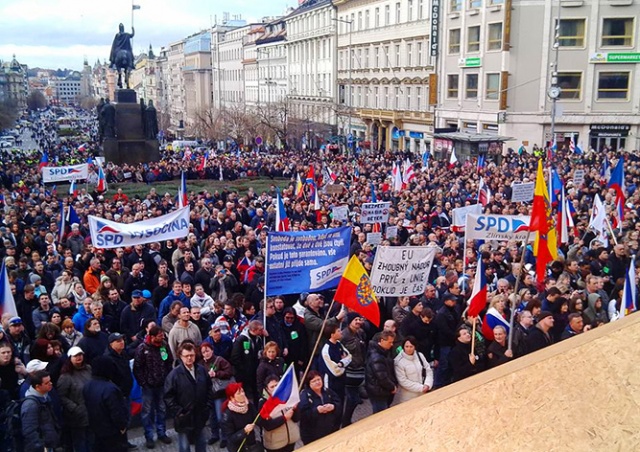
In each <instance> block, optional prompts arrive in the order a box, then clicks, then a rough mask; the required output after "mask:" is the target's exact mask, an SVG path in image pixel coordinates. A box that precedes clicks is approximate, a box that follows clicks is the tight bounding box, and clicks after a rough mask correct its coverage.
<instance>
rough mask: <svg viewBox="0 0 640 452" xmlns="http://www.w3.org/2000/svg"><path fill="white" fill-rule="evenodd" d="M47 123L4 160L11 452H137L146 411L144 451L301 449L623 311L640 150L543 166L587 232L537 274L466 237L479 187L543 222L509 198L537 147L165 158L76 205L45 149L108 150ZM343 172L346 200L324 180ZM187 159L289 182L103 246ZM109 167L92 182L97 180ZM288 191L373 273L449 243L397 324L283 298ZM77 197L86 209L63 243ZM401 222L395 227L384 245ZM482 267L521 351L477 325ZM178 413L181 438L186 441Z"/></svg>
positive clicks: (312, 296)
mask: <svg viewBox="0 0 640 452" xmlns="http://www.w3.org/2000/svg"><path fill="white" fill-rule="evenodd" d="M32 119H33V120H32V125H31V130H30V131H25V132H23V133H30V134H32V138H33V139H35V140H36V142H38V143H39V146H41V148H40V149H37V150H34V151H33V152H28V151H27V152H23V153H21V154H20V156H16V155H14V154H4V155H3V159H2V163H0V178H1V180H2V195H3V196H2V198H1V201H0V202H1V203H2V204H1V207H2V224H1V225H0V234H1V236H2V237H1V238H0V256H2V259H3V263H4V266H5V268H6V270H7V273H8V279H9V283H10V288H11V291H12V293H13V296H14V298H15V302H16V306H17V311H18V312H16V313H8V314H4V315H3V316H2V327H1V328H0V381H1V383H0V400H2V401H3V402H6V403H4V404H0V406H3V405H4V406H7V407H8V408H7V410H6V411H5V412H4V415H3V417H2V418H1V419H3V422H2V423H1V424H2V425H1V426H0V450H12V449H11V447H14V446H13V445H14V444H15V445H17V446H15V447H19V448H20V449H19V450H25V451H29V452H31V451H41V450H50V449H55V448H63V449H64V450H69V451H70V450H73V451H78V452H84V451H90V450H91V451H102V450H104V451H107V450H109V451H119V450H127V449H133V448H135V445H133V444H131V443H130V442H129V438H128V433H127V432H128V428H129V426H130V425H131V418H132V407H134V412H135V407H136V406H138V407H139V411H140V418H141V422H142V426H143V428H144V436H145V440H146V443H145V447H146V448H148V449H153V448H154V447H156V444H157V442H161V443H164V444H171V443H173V442H174V441H177V443H178V446H177V447H178V448H179V450H180V451H187V450H189V448H190V444H191V445H192V444H195V448H196V451H203V450H206V447H207V443H208V444H209V445H211V444H215V443H217V442H218V441H219V445H220V447H222V448H224V447H226V448H227V449H228V450H229V451H233V452H235V451H239V450H243V451H257V450H263V449H264V450H268V451H290V450H293V449H294V447H295V445H296V443H299V442H302V443H304V444H309V443H311V442H313V441H315V440H317V439H319V438H322V437H324V436H326V435H328V434H330V433H332V432H334V431H336V430H338V429H340V428H343V427H346V426H348V425H350V424H351V423H353V422H355V419H354V412H355V410H356V408H357V407H358V405H360V404H362V403H363V402H364V401H367V400H368V403H370V405H371V408H372V411H373V412H374V413H376V412H379V411H382V410H385V409H386V408H388V407H390V406H391V405H395V404H399V403H403V402H406V401H408V400H411V399H414V398H417V397H420V396H421V395H423V394H425V393H428V392H431V391H433V390H437V389H438V388H441V387H443V386H446V385H448V384H451V383H453V382H456V381H459V380H462V379H464V378H466V377H468V376H471V375H474V374H477V373H479V372H482V371H484V370H485V369H489V368H493V367H495V366H499V365H501V364H503V363H506V362H509V361H511V360H513V359H516V358H518V357H520V356H523V355H525V354H528V353H531V352H534V351H536V350H539V349H541V348H544V347H546V346H549V345H551V344H553V343H555V342H558V341H561V340H565V339H568V338H571V337H573V336H575V335H578V334H582V333H583V332H585V331H588V330H589V329H592V328H595V327H598V326H600V325H602V324H605V323H608V322H611V321H615V320H617V319H618V318H619V317H620V311H621V309H622V308H621V295H622V292H623V285H624V279H625V274H626V272H627V269H628V266H629V265H630V262H631V256H632V255H635V254H636V253H637V251H638V243H639V242H638V235H639V234H640V219H639V218H638V206H640V202H638V196H639V194H638V191H637V184H638V177H639V171H638V157H637V155H636V154H635V153H634V152H624V151H613V150H608V149H605V150H603V152H598V153H596V152H593V151H589V152H587V153H585V154H584V155H572V154H570V153H569V152H568V151H566V150H565V151H559V152H558V153H557V154H556V155H555V156H554V157H553V159H552V160H551V161H548V162H547V164H548V165H551V166H553V167H554V168H555V169H556V170H557V172H558V173H559V174H560V175H561V177H562V179H563V180H564V183H565V191H566V194H567V196H568V197H569V199H570V201H571V203H572V204H573V206H574V208H575V212H576V213H575V215H574V222H575V225H576V227H575V232H573V231H572V234H571V239H570V241H569V242H568V243H566V244H564V245H562V246H561V248H560V250H559V258H558V259H557V260H556V261H554V262H553V263H551V264H550V265H549V267H548V273H547V275H546V278H545V279H544V282H543V283H542V284H537V283H536V278H535V273H534V271H533V268H534V267H535V257H534V256H533V252H532V249H531V247H530V246H522V244H520V243H512V242H490V241H487V242H486V243H479V242H474V241H469V242H468V243H467V244H466V247H465V243H464V234H463V233H460V232H455V231H454V230H453V229H452V228H451V226H452V209H454V208H456V207H462V206H465V205H468V204H474V203H476V202H477V199H478V189H479V180H480V177H483V179H484V182H485V183H486V184H487V185H488V187H489V189H490V191H491V196H490V198H489V199H488V202H487V204H486V206H484V211H485V212H490V213H499V214H517V213H521V214H527V213H529V210H530V205H527V204H526V203H512V202H511V200H510V199H511V186H512V184H513V183H514V182H526V181H533V180H535V170H536V164H537V157H535V156H533V155H530V154H528V153H527V152H522V153H518V152H512V151H509V150H505V151H504V152H503V153H502V154H500V155H494V156H492V158H491V159H489V160H490V161H489V162H488V164H487V165H486V166H484V167H483V168H478V167H477V166H476V162H475V158H473V159H470V160H468V161H465V162H463V163H458V164H456V165H454V166H449V165H448V164H447V162H444V161H438V160H436V159H435V158H431V159H423V158H422V156H412V155H409V154H404V153H393V152H385V153H382V154H375V155H372V154H368V153H362V154H360V155H358V156H357V157H355V158H354V157H345V156H342V155H334V154H330V155H327V154H326V152H310V151H305V152H300V151H276V150H271V151H269V152H245V153H241V154H240V155H239V156H238V155H236V154H234V153H231V154H230V153H226V152H225V151H223V150H213V149H201V150H188V151H185V152H179V153H176V152H171V153H169V152H165V153H163V155H162V159H161V161H159V162H147V163H144V164H140V165H137V166H133V167H132V166H123V167H118V166H116V165H114V164H112V163H109V162H107V164H106V165H105V173H106V175H107V178H110V180H112V181H121V180H125V179H127V180H131V181H132V182H135V181H137V182H143V183H148V184H149V193H148V194H147V195H146V196H145V197H144V198H143V199H142V198H138V197H135V198H129V197H128V196H127V195H126V193H124V192H123V191H122V190H121V189H118V190H117V191H116V192H115V193H113V192H107V193H104V192H102V193H98V192H96V191H95V190H94V191H92V190H82V191H81V192H80V193H78V194H77V195H75V196H72V195H67V194H66V193H60V191H61V190H58V191H57V192H56V191H55V190H54V189H53V188H52V187H49V188H47V187H44V186H43V185H42V184H41V176H40V173H39V170H38V162H40V161H41V160H42V153H43V151H46V152H47V154H48V159H49V162H50V164H55V163H54V162H57V163H58V164H68V163H82V162H84V161H86V160H87V158H88V157H91V158H94V157H95V155H93V154H92V152H94V151H95V150H96V147H95V146H94V145H93V144H92V141H91V140H88V145H87V146H81V145H82V144H83V143H80V142H79V141H77V142H74V141H66V142H63V141H61V140H59V139H58V138H56V135H55V127H54V124H55V118H54V117H53V116H46V115H44V116H42V117H39V118H32ZM87 128H88V129H87V133H88V134H89V135H90V136H91V135H92V134H93V133H95V127H94V126H93V125H91V124H89V123H88V125H87ZM78 148H81V149H78ZM3 152H4V151H3ZM623 155H624V158H625V162H626V165H625V176H626V180H625V192H626V196H627V199H626V205H625V209H624V218H622V219H621V221H619V225H618V226H619V227H618V228H616V229H615V230H612V231H611V232H612V236H611V237H610V243H603V240H602V239H601V238H598V237H597V236H596V234H595V233H594V232H593V231H592V230H590V229H589V218H590V213H591V210H592V206H593V201H594V197H595V195H596V194H598V195H600V196H601V198H602V199H603V201H604V203H605V206H606V209H607V214H608V215H613V211H614V210H615V209H614V203H615V193H614V191H613V190H608V189H607V188H606V183H605V182H606V174H605V173H606V171H604V170H603V165H605V164H608V165H611V166H613V163H614V162H615V161H616V160H617V159H619V158H621V157H622V156H623ZM4 157H6V158H4ZM407 159H409V161H410V165H411V167H412V169H413V170H414V177H413V178H412V179H411V180H408V181H407V182H406V186H405V187H403V189H402V190H396V189H394V184H393V181H392V179H391V176H390V174H391V172H392V167H393V164H394V162H396V161H397V162H398V166H400V162H405V161H406V160H407ZM605 162H606V163H605ZM310 167H314V168H315V169H316V177H315V180H314V183H315V184H316V186H317V187H318V190H319V192H320V194H319V197H320V206H319V209H318V208H317V206H315V205H314V204H315V203H314V202H313V200H309V199H308V196H307V193H306V192H305V191H304V190H303V192H302V193H301V194H299V193H296V181H297V178H298V176H299V177H300V178H301V179H302V180H305V179H307V177H308V174H309V172H310ZM329 167H330V170H331V173H333V174H334V175H336V176H337V178H336V180H335V181H332V182H333V185H335V184H339V185H342V186H343V191H342V192H341V193H339V192H337V191H336V190H324V189H323V187H325V186H326V185H328V182H329V177H328V176H327V175H328V174H329V172H328V168H329ZM322 169H325V170H322ZM578 169H581V170H585V176H584V183H583V184H582V185H580V186H573V184H572V180H573V173H574V171H575V170H578ZM183 170H184V171H186V172H187V174H188V177H189V178H190V179H195V178H203V179H207V178H208V179H215V180H219V179H223V180H233V179H235V178H244V177H247V176H256V177H267V178H269V177H270V178H277V179H274V182H273V185H272V187H271V188H270V190H267V191H265V192H261V193H257V192H255V191H254V190H251V189H250V190H248V191H247V193H238V192H235V191H233V190H230V189H224V190H214V191H211V192H209V191H203V192H199V193H195V192H191V193H189V196H188V199H189V204H190V206H191V211H190V212H191V213H190V215H191V224H190V231H189V234H188V236H187V237H185V238H183V239H178V240H174V241H167V242H164V243H151V244H148V245H136V246H134V247H125V248H113V249H100V248H98V247H96V246H94V245H93V244H92V241H91V235H90V232H89V228H88V222H87V216H88V215H90V214H92V215H98V216H101V217H103V218H106V219H110V220H114V221H119V222H123V223H130V222H133V221H138V220H142V219H145V218H148V217H155V216H160V215H163V214H165V213H167V212H170V211H172V210H173V209H175V208H176V207H177V203H176V200H175V198H174V196H172V195H171V194H164V195H163V194H159V193H157V192H156V189H155V188H154V185H153V184H154V182H155V181H163V180H176V179H178V178H179V174H180V172H181V171H183ZM601 170H602V171H601ZM91 174H92V175H91V176H90V180H89V182H88V186H90V187H92V188H93V187H94V185H95V180H94V179H93V178H95V177H97V176H96V170H95V169H92V172H91ZM125 174H127V175H128V176H126V178H125V176H124V175H125ZM278 185H279V187H278V188H280V189H281V190H282V196H283V199H284V204H285V209H286V213H287V216H288V217H289V220H290V223H291V227H292V230H294V231H303V230H311V229H326V228H331V227H337V226H342V225H345V224H348V225H349V226H351V227H352V238H351V245H350V254H351V255H355V256H357V257H358V259H359V260H360V261H361V262H362V263H363V265H364V267H365V269H366V270H367V271H370V270H371V266H372V263H373V258H374V256H375V253H376V248H377V246H400V245H407V246H425V245H436V246H438V247H439V250H438V253H437V256H436V259H435V261H434V264H433V267H432V269H431V272H430V274H429V277H428V279H429V284H428V285H427V286H426V289H425V291H424V293H423V294H421V295H419V296H413V297H397V298H396V297H384V298H381V299H380V300H379V308H380V312H381V319H382V324H381V326H380V327H379V328H378V327H376V326H375V325H373V324H372V323H371V322H369V321H368V320H366V319H364V318H363V317H362V316H361V315H360V314H358V313H356V312H352V311H349V310H348V309H346V308H344V307H343V306H341V305H340V304H339V303H334V304H331V300H332V295H333V292H332V291H328V292H323V293H298V294H285V295H282V296H276V297H265V294H264V286H265V280H264V273H265V264H266V262H265V255H264V253H265V244H266V237H267V235H268V234H269V231H273V230H274V229H275V221H276V213H275V209H276V206H275V199H276V187H277V186H278ZM372 191H375V195H376V197H377V199H378V201H389V202H391V208H390V217H389V221H388V223H387V224H384V225H382V228H381V229H382V232H383V241H382V242H381V243H380V244H378V245H374V244H372V243H369V242H367V237H368V235H367V234H368V233H369V232H372V229H373V225H371V224H361V223H360V221H359V220H360V218H359V211H360V206H361V205H362V203H365V202H370V201H371V198H372ZM60 201H62V205H63V206H65V207H66V206H73V207H74V210H75V212H76V213H77V214H78V217H79V219H80V221H79V222H76V223H73V224H70V225H67V227H68V230H65V231H62V233H61V231H60V230H59V228H60V221H59V219H60ZM338 205H347V206H348V207H349V210H350V212H351V215H350V217H349V220H348V221H346V222H345V221H339V220H337V219H335V218H333V216H332V207H334V206H338ZM389 226H396V227H397V234H395V236H394V237H390V238H386V237H384V233H385V231H386V230H387V228H388V227H389ZM613 234H615V237H614V236H613ZM616 239H617V242H616ZM465 249H466V253H465V251H464V250H465ZM523 253H524V256H523ZM480 263H481V264H482V265H481V266H480V267H481V268H482V269H483V271H484V272H485V276H486V279H487V284H488V287H489V296H488V303H487V307H486V309H485V311H487V310H489V309H491V308H495V310H497V312H499V313H500V315H501V316H503V318H504V319H505V321H506V322H507V324H508V322H509V319H510V318H511V312H512V311H514V314H515V323H514V325H513V332H511V335H512V343H510V341H509V335H510V333H509V331H508V329H509V328H508V327H506V326H504V325H498V326H496V327H495V328H493V329H491V328H489V327H488V322H484V323H483V322H482V318H483V315H480V316H478V317H477V318H468V317H467V316H466V308H467V301H468V298H469V295H470V293H471V289H472V287H473V280H474V278H476V277H477V276H476V274H475V272H476V270H477V268H478V266H479V264H480ZM516 289H517V290H516ZM330 306H332V309H331V310H330V312H327V311H328V309H329V307H330ZM483 313H484V312H483ZM325 319H327V321H326V322H325ZM474 322H475V323H476V326H477V328H475V329H474V328H472V326H473V324H474ZM473 331H475V337H472V333H473ZM472 342H473V347H472ZM316 345H317V346H316ZM472 350H473V353H472ZM289 366H295V370H296V371H297V372H298V377H301V376H302V375H303V374H304V376H305V378H304V381H302V382H301V383H302V388H303V389H302V391H301V393H300V403H299V404H298V405H297V406H296V407H295V408H293V409H288V410H284V411H282V412H281V413H280V414H278V415H276V416H275V417H273V418H267V419H264V418H261V417H259V416H257V414H258V412H259V410H260V408H261V407H262V405H263V404H264V403H265V401H266V400H267V399H268V397H269V396H270V395H271V394H272V393H273V391H274V389H275V388H276V386H277V384H278V381H279V379H280V378H281V377H282V376H283V374H284V372H285V370H286V369H287V368H288V367H289ZM307 367H309V369H310V371H309V372H304V371H305V369H307ZM11 410H13V411H11ZM15 412H17V413H19V414H20V416H18V417H19V418H20V422H18V423H17V424H19V425H18V427H19V428H16V422H15V416H11V414H12V413H15ZM167 418H173V425H174V428H175V430H176V432H177V438H171V437H170V436H169V434H168V429H167Z"/></svg>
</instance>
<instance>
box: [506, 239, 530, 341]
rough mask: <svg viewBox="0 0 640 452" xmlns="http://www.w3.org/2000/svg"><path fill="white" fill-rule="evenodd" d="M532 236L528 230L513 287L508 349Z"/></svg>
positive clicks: (511, 339)
mask: <svg viewBox="0 0 640 452" xmlns="http://www.w3.org/2000/svg"><path fill="white" fill-rule="evenodd" d="M530 237H531V231H527V238H526V240H525V241H524V246H523V249H522V257H520V273H518V277H517V278H516V284H515V286H514V288H513V295H514V297H513V300H512V301H511V318H510V319H509V343H508V347H507V350H512V349H513V330H514V324H515V321H516V307H517V306H516V303H517V301H518V289H520V281H521V280H522V272H524V259H525V256H526V255H527V245H528V244H529V238H530Z"/></svg>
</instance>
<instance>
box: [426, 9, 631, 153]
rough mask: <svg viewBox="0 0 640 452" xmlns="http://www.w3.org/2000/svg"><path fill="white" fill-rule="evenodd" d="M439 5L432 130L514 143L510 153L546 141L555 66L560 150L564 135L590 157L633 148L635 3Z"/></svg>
mask: <svg viewBox="0 0 640 452" xmlns="http://www.w3.org/2000/svg"><path fill="white" fill-rule="evenodd" d="M442 3H443V4H442V10H441V18H442V25H443V27H442V31H441V35H442V38H443V39H442V42H443V44H444V45H442V46H441V49H440V58H439V71H438V72H439V73H440V74H441V77H440V84H439V88H440V89H439V104H438V109H437V112H438V113H437V124H438V127H457V128H459V129H460V130H463V131H468V132H472V133H479V132H485V133H495V134H497V135H502V136H507V137H513V138H514V140H513V141H509V142H507V145H508V146H510V147H512V148H514V149H517V148H518V147H520V146H521V145H524V146H525V148H527V149H528V150H531V148H532V147H533V145H536V144H537V145H538V146H543V145H547V144H550V143H552V142H553V139H554V137H553V136H552V135H551V123H552V104H553V102H552V99H551V98H550V96H549V95H548V90H549V87H550V86H551V85H552V84H553V82H554V80H553V77H554V74H553V65H554V63H555V61H556V58H557V74H556V80H555V81H556V82H557V85H558V86H559V87H560V89H561V92H560V94H559V97H558V99H557V108H556V115H555V133H556V136H555V139H556V141H557V142H558V145H559V146H562V145H563V144H564V145H566V146H567V147H568V145H569V142H570V140H571V139H572V137H573V139H574V141H575V142H576V143H578V144H579V145H580V146H581V147H582V148H586V147H591V148H594V149H596V150H600V149H602V148H603V146H611V147H613V148H625V149H637V147H638V145H640V143H639V142H638V133H640V116H639V115H638V113H639V108H640V66H639V65H640V50H639V47H638V46H639V43H638V37H639V36H638V35H639V33H640V28H639V24H638V19H637V16H638V13H639V12H640V9H639V7H638V4H637V2H633V1H627V0H599V1H598V0H576V1H568V0H559V1H556V0H554V1H552V0H539V1H526V2H520V1H513V0H448V1H446V2H442ZM534 24H535V25H534ZM556 27H557V34H558V36H557V42H558V44H559V45H558V47H557V51H556V49H554V42H555V41H556V36H555V34H556Z"/></svg>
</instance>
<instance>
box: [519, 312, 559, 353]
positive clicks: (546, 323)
mask: <svg viewBox="0 0 640 452" xmlns="http://www.w3.org/2000/svg"><path fill="white" fill-rule="evenodd" d="M553 323H554V320H553V314H551V312H549V311H542V312H540V314H539V315H538V323H536V325H535V326H534V327H533V328H531V330H530V331H529V334H528V335H527V337H526V339H525V342H526V348H527V353H533V352H535V351H537V350H540V349H542V348H545V347H548V346H549V345H552V344H553V337H552V336H551V328H553Z"/></svg>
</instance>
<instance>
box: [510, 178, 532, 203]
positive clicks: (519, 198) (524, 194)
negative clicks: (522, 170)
mask: <svg viewBox="0 0 640 452" xmlns="http://www.w3.org/2000/svg"><path fill="white" fill-rule="evenodd" d="M534 189H535V182H524V183H522V184H513V185H511V202H529V201H531V200H532V199H533V190H534Z"/></svg>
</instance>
